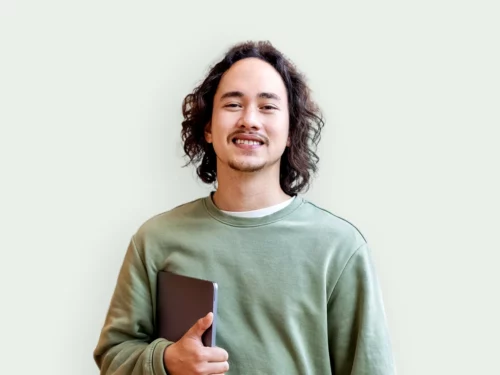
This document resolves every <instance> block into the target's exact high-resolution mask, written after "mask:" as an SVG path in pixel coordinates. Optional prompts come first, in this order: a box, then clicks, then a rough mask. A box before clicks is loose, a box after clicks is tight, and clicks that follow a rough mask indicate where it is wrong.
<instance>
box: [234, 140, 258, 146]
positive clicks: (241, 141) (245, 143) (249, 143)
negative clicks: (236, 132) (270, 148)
mask: <svg viewBox="0 0 500 375" xmlns="http://www.w3.org/2000/svg"><path fill="white" fill-rule="evenodd" d="M233 143H235V144H237V145H251V146H260V145H262V144H264V143H263V142H261V141H253V140H249V139H233Z"/></svg>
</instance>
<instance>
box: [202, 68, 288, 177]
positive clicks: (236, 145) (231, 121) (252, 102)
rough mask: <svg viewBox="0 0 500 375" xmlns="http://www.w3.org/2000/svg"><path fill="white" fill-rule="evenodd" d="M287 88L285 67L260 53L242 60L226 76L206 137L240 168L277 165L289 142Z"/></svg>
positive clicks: (222, 158) (222, 160)
mask: <svg viewBox="0 0 500 375" xmlns="http://www.w3.org/2000/svg"><path fill="white" fill-rule="evenodd" d="M288 130H289V113H288V99H287V91H286V87H285V84H284V83H283V80H282V79H281V76H280V75H279V73H278V72H277V71H276V70H275V69H274V68H273V67H272V66H271V65H269V64H268V63H266V62H265V61H262V60H260V59H257V58H246V59H243V60H240V61H238V62H237V63H235V64H234V65H232V66H231V68H230V69H229V70H228V71H227V72H226V73H225V74H224V75H223V76H222V79H221V81H220V83H219V86H218V88H217V92H216V93H215V97H214V105H213V112H212V120H211V122H210V124H208V125H207V128H206V133H205V138H206V140H207V142H209V143H212V144H213V147H214V150H215V153H216V155H217V171H218V172H219V171H220V170H221V168H220V167H221V164H223V165H224V166H228V167H229V168H231V169H233V170H236V171H240V172H247V173H250V172H257V171H261V170H263V169H265V168H275V169H277V171H278V173H279V163H280V159H281V156H282V155H283V152H284V151H285V148H286V146H287V145H288Z"/></svg>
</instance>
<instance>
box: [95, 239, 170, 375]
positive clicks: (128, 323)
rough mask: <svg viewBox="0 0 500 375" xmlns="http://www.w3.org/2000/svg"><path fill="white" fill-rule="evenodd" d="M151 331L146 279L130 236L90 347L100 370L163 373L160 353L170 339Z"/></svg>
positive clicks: (115, 374)
mask: <svg viewBox="0 0 500 375" xmlns="http://www.w3.org/2000/svg"><path fill="white" fill-rule="evenodd" d="M154 332H155V328H154V321H153V296H152V291H151V287H150V282H149V279H148V275H147V272H146V267H145V264H144V260H143V259H142V258H141V256H140V254H139V253H138V251H137V248H136V245H135V242H134V238H132V239H131V241H130V245H129V247H128V249H127V252H126V255H125V259H124V261H123V264H122V266H121V269H120V272H119V275H118V281H117V284H116V286H115V290H114V293H113V296H112V298H111V302H110V305H109V309H108V312H107V315H106V319H105V322H104V326H103V328H102V330H101V334H100V337H99V341H98V344H97V347H96V348H95V350H94V360H95V362H96V364H97V366H98V367H99V369H100V374H101V375H167V371H166V369H165V366H164V362H163V355H164V351H165V349H166V348H167V347H168V346H169V345H170V344H172V342H170V341H167V340H165V339H161V338H158V339H154Z"/></svg>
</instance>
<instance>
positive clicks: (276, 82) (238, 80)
mask: <svg viewBox="0 0 500 375" xmlns="http://www.w3.org/2000/svg"><path fill="white" fill-rule="evenodd" d="M227 91H241V92H242V93H243V94H244V95H247V96H255V95H257V94H258V93H260V92H271V93H275V94H277V95H278V96H280V97H281V98H286V97H287V95H286V87H285V84H284V83H283V79H282V78H281V76H280V75H279V73H278V72H277V71H276V69H274V68H273V67H272V66H271V65H270V64H268V63H267V62H265V61H263V60H261V59H258V58H246V59H243V60H240V61H238V62H236V63H235V64H233V66H231V68H229V69H228V70H227V71H226V72H225V73H224V75H223V76H222V79H221V81H220V83H219V87H218V88H217V92H216V94H215V96H216V98H218V97H220V96H221V95H222V94H223V93H224V92H227Z"/></svg>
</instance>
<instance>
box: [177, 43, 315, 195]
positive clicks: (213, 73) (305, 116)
mask: <svg viewBox="0 0 500 375" xmlns="http://www.w3.org/2000/svg"><path fill="white" fill-rule="evenodd" d="M249 57H255V58H259V59H261V60H263V61H265V62H267V63H269V64H270V65H271V66H272V67H273V68H274V69H276V71H277V72H278V73H279V74H280V76H281V78H282V79H283V82H284V83H285V87H286V90H287V94H288V106H289V113H290V118H289V137H290V145H289V146H288V147H287V148H286V149H285V152H284V153H283V155H282V156H281V161H280V186H281V188H282V189H283V191H284V192H285V193H286V194H288V195H296V194H297V193H300V192H304V191H306V190H307V189H308V188H309V185H310V182H311V178H312V177H313V175H314V174H316V172H317V168H318V162H319V157H318V155H317V154H316V150H317V146H318V143H319V141H320V139H321V129H322V128H323V126H324V121H323V116H322V114H321V112H320V110H319V108H318V106H317V105H316V103H315V102H314V101H313V100H312V99H311V93H310V89H309V87H308V86H307V84H306V80H305V77H304V76H303V75H302V74H301V73H300V72H299V71H298V70H297V69H296V67H295V66H294V64H293V63H292V62H291V61H290V60H289V59H287V58H286V57H285V56H284V55H283V54H282V53H281V52H279V51H278V50H277V49H276V48H275V47H274V46H273V45H272V44H271V43H270V42H267V41H258V42H244V43H240V44H236V45H234V46H233V47H232V48H230V49H229V51H228V52H227V53H226V55H225V56H224V58H223V59H222V60H221V61H219V62H218V63H217V64H215V65H214V66H213V67H211V69H210V70H209V73H208V75H207V76H206V78H205V79H204V80H203V82H202V83H201V84H200V85H198V86H197V87H196V88H195V89H194V91H193V92H192V93H190V94H188V95H187V96H186V97H185V98H184V100H183V103H182V114H183V116H184V121H183V122H182V131H181V137H182V141H183V142H184V152H185V154H186V156H187V157H188V158H189V161H188V162H187V163H186V165H185V166H187V165H189V164H193V165H195V166H197V169H196V171H197V174H198V176H199V177H200V179H201V180H202V181H203V182H205V183H207V184H211V183H215V182H216V180H217V156H216V154H215V151H214V148H213V146H212V144H211V143H208V142H207V141H206V140H205V129H206V125H207V124H208V123H209V122H210V120H211V117H212V110H213V101H214V96H215V92H216V91H217V87H218V85H219V82H220V80H221V78H222V75H223V74H224V73H225V72H226V71H227V70H228V69H229V68H231V66H232V65H233V64H234V63H236V62H237V61H239V60H242V59H245V58H249Z"/></svg>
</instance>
